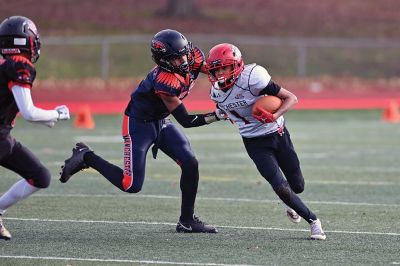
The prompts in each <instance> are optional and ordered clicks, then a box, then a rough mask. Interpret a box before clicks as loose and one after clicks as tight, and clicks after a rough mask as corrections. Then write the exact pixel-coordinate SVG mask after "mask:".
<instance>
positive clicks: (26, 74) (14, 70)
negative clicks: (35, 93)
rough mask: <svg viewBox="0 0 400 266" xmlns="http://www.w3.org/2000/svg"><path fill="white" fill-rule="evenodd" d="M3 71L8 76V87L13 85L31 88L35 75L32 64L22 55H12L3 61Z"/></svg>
mask: <svg viewBox="0 0 400 266" xmlns="http://www.w3.org/2000/svg"><path fill="white" fill-rule="evenodd" d="M5 64H7V65H6V67H5V72H6V75H7V77H8V80H9V82H8V89H10V90H11V88H12V87H13V86H14V85H18V86H21V87H24V88H28V89H31V88H32V84H33V82H34V80H35V77H36V70H35V67H34V65H33V64H32V63H31V62H30V61H29V60H28V59H26V58H25V57H23V56H12V57H10V58H8V59H7V60H6V62H5Z"/></svg>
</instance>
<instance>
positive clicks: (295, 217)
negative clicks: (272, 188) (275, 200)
mask: <svg viewBox="0 0 400 266" xmlns="http://www.w3.org/2000/svg"><path fill="white" fill-rule="evenodd" d="M281 203H282V204H283V206H284V207H285V209H286V215H287V217H288V218H289V220H290V221H291V222H292V223H294V224H298V223H300V221H301V217H300V215H298V214H297V212H296V211H295V210H293V209H292V208H290V207H289V206H287V205H286V203H284V202H283V201H282V200H281Z"/></svg>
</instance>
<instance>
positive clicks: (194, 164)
mask: <svg viewBox="0 0 400 266" xmlns="http://www.w3.org/2000/svg"><path fill="white" fill-rule="evenodd" d="M181 168H182V169H191V170H198V169H199V161H198V160H197V159H196V158H194V157H193V158H191V159H189V160H186V161H184V162H182V164H181Z"/></svg>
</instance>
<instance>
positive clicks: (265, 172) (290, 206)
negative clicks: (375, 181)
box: [206, 43, 326, 240]
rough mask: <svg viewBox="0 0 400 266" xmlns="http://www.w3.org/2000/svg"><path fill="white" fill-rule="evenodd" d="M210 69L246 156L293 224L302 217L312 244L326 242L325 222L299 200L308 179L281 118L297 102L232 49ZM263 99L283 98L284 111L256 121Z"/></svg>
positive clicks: (213, 54) (224, 47) (212, 57)
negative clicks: (256, 107)
mask: <svg viewBox="0 0 400 266" xmlns="http://www.w3.org/2000/svg"><path fill="white" fill-rule="evenodd" d="M206 63H207V71H208V77H209V79H210V82H211V84H212V88H211V92H210V96H211V99H212V100H213V101H214V102H215V103H216V104H217V107H218V108H219V109H221V110H222V111H224V112H225V113H226V114H227V116H228V117H229V119H230V120H231V121H232V122H234V123H235V124H236V125H237V126H238V127H239V133H240V135H241V136H242V138H243V142H244V146H245V148H246V151H247V153H248V155H249V156H250V158H251V159H252V160H253V162H254V163H255V165H256V166H257V169H258V171H259V172H260V174H261V175H262V176H263V177H264V178H265V179H266V180H267V181H268V182H269V183H270V184H271V186H272V188H273V190H274V191H275V193H276V194H277V195H278V196H279V198H280V199H281V200H282V201H283V203H284V204H285V205H286V210H287V215H288V217H289V219H290V220H291V221H292V222H294V223H299V222H300V220H301V217H303V218H304V219H305V220H306V221H307V222H308V223H309V224H310V228H311V239H318V240H324V239H326V235H325V233H324V231H323V230H322V227H321V221H320V220H319V219H318V218H317V216H316V215H315V214H314V213H313V212H312V211H311V210H310V209H309V208H308V207H307V206H306V205H305V204H304V203H303V202H302V201H301V199H300V198H299V197H298V195H297V194H299V193H301V192H303V190H304V178H303V174H302V172H301V169H300V162H299V159H298V157H297V154H296V151H295V150H294V147H293V144H292V141H291V139H290V134H289V132H288V130H287V128H286V127H285V123H284V121H285V120H284V118H283V114H284V113H285V112H286V111H288V110H289V109H290V108H291V107H292V106H293V105H295V104H296V103H297V97H296V96H295V95H294V94H293V93H291V92H290V91H288V90H286V89H284V88H282V87H280V86H279V85H278V84H276V83H275V82H274V81H273V80H272V79H271V76H270V75H269V74H268V72H267V70H266V69H265V68H264V67H262V66H259V65H257V64H249V65H244V62H243V59H242V55H241V53H240V51H239V49H238V48H237V47H235V46H234V45H232V44H228V43H222V44H218V45H216V46H214V47H213V48H212V49H211V50H210V52H209V54H208V57H207V61H206ZM264 95H274V96H277V97H279V98H281V99H282V101H283V102H282V105H281V106H280V108H279V109H278V110H277V111H276V112H275V113H269V112H267V111H265V110H260V112H261V113H260V114H259V115H257V116H253V115H252V107H253V104H254V103H255V102H256V101H257V99H259V98H260V97H263V96H264Z"/></svg>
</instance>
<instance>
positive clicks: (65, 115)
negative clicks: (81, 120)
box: [55, 105, 70, 120]
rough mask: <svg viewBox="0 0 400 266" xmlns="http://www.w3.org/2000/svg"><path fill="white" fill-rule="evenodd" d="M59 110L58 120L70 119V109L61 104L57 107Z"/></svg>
mask: <svg viewBox="0 0 400 266" xmlns="http://www.w3.org/2000/svg"><path fill="white" fill-rule="evenodd" d="M55 110H56V111H57V112H58V120H68V119H70V115H69V109H68V107H67V106H65V105H60V106H57V107H56V108H55Z"/></svg>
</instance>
